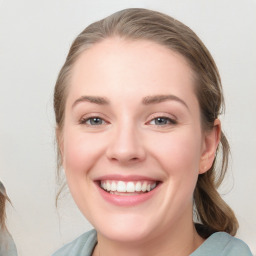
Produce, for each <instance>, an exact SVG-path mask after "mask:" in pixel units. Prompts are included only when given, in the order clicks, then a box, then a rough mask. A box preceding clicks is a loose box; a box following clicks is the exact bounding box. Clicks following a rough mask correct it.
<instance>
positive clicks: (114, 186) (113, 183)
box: [111, 182, 116, 191]
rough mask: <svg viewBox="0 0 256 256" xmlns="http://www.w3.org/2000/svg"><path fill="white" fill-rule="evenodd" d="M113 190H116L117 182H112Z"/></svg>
mask: <svg viewBox="0 0 256 256" xmlns="http://www.w3.org/2000/svg"><path fill="white" fill-rule="evenodd" d="M111 191H116V183H115V182H112V183H111Z"/></svg>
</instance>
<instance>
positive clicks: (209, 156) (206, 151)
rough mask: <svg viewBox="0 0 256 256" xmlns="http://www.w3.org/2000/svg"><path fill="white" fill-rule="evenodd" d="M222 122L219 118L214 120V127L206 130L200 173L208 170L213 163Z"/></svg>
mask: <svg viewBox="0 0 256 256" xmlns="http://www.w3.org/2000/svg"><path fill="white" fill-rule="evenodd" d="M220 135H221V123H220V120H219V119H216V120H215V121H214V125H213V128H212V129H211V130H210V131H207V132H205V135H204V136H205V137H204V142H203V147H202V155H201V159H200V167H199V174H202V173H205V172H207V171H208V170H209V169H210V168H211V167H212V164H213V161H214V159H215V155H216V151H217V148H218V145H219V142H220Z"/></svg>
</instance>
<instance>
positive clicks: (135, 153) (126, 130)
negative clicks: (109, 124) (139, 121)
mask: <svg viewBox="0 0 256 256" xmlns="http://www.w3.org/2000/svg"><path fill="white" fill-rule="evenodd" d="M106 155H107V158H108V159H109V160H111V161H115V162H117V163H119V164H123V165H130V164H132V163H138V162H141V161H143V160H144V159H145V157H146V152H145V148H144V146H143V142H142V138H141V137H140V135H139V133H138V131H137V130H136V129H135V127H127V126H126V127H119V128H116V129H115V131H113V133H112V136H111V139H110V143H109V145H108V148H107V151H106Z"/></svg>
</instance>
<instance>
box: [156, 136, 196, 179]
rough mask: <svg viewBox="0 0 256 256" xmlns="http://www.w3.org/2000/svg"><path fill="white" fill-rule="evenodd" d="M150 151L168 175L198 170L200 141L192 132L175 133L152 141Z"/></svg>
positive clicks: (185, 173)
mask: <svg viewBox="0 0 256 256" xmlns="http://www.w3.org/2000/svg"><path fill="white" fill-rule="evenodd" d="M152 145H153V147H152V148H153V149H152V152H153V154H154V155H155V157H156V158H158V159H159V162H160V163H161V164H162V165H163V166H162V167H163V169H164V170H166V172H168V173H169V174H170V175H177V173H178V174H179V175H182V174H184V175H187V174H188V173H190V172H191V171H194V172H195V171H196V172H197V171H198V168H199V162H200V156H201V143H200V139H198V138H197V136H196V135H195V134H192V133H175V134H170V135H169V136H168V137H164V136H163V138H162V139H159V138H158V139H157V140H154V141H153V142H152Z"/></svg>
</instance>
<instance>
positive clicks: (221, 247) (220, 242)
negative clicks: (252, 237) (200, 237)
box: [191, 232, 252, 256]
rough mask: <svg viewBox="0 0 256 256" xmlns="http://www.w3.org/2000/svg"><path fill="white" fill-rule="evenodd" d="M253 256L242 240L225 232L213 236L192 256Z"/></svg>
mask: <svg viewBox="0 0 256 256" xmlns="http://www.w3.org/2000/svg"><path fill="white" fill-rule="evenodd" d="M201 255H208V256H252V253H251V251H250V249H249V247H248V245H246V244H245V243H244V242H243V241H242V240H240V239H238V238H235V237H233V236H231V235H229V234H227V233H225V232H216V233H214V234H212V235H211V236H210V237H209V238H208V239H207V240H205V242H204V243H203V244H202V245H201V246H200V247H199V248H198V249H197V250H196V251H195V252H193V253H192V254H191V256H201Z"/></svg>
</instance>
